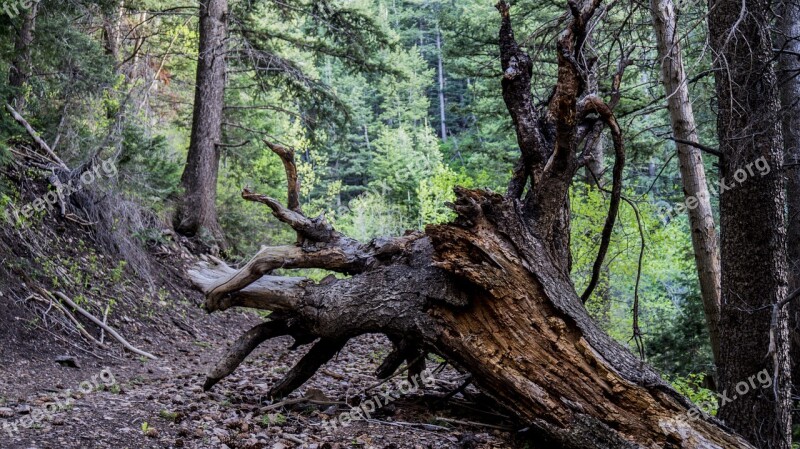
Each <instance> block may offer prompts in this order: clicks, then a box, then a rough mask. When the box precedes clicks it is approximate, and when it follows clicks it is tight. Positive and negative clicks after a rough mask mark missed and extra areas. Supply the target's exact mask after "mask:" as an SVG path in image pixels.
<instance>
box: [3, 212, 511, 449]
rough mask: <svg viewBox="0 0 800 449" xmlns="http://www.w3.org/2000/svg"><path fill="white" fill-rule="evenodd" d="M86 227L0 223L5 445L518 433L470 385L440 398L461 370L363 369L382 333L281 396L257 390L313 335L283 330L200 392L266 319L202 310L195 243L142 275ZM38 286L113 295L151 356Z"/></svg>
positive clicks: (352, 440)
mask: <svg viewBox="0 0 800 449" xmlns="http://www.w3.org/2000/svg"><path fill="white" fill-rule="evenodd" d="M94 241H95V240H94V238H93V236H92V232H91V230H90V229H83V228H82V227H80V226H77V225H73V224H71V223H59V222H58V221H57V220H56V219H54V218H52V217H45V218H44V219H43V221H42V222H41V223H38V224H36V225H34V226H30V227H28V228H26V229H24V230H20V229H19V228H16V229H14V228H10V227H8V226H6V227H2V226H0V259H2V265H0V323H2V325H0V341H1V342H2V345H0V449H16V448H20V449H31V448H37V449H46V448H53V449H64V448H87V449H88V448H114V449H124V448H131V449H138V448H180V447H183V448H230V449H237V448H241V449H260V448H267V449H289V448H308V449H323V448H324V449H334V448H340V449H345V448H360V449H370V448H375V449H390V448H397V449H399V448H411V449H417V448H426V449H427V448H487V449H488V448H517V447H519V448H523V447H526V446H525V445H524V443H519V442H516V441H515V435H516V432H514V431H513V430H511V428H512V424H511V423H510V422H508V421H507V420H506V419H505V418H503V417H502V416H499V415H498V414H496V413H494V412H492V411H489V410H486V408H485V407H475V406H474V405H473V404H472V403H471V402H470V401H469V398H470V397H471V395H472V394H475V393H477V391H476V390H474V389H473V388H472V387H471V386H470V387H468V388H467V389H466V390H465V391H464V392H463V393H458V394H456V395H454V396H453V397H452V398H449V399H448V400H446V401H441V400H440V399H441V398H442V397H443V396H445V395H446V394H447V393H448V392H452V391H453V390H455V389H457V388H458V387H459V386H460V385H461V384H462V381H463V380H464V375H463V374H462V373H459V372H457V371H455V370H453V369H452V368H450V367H445V369H442V370H441V371H438V372H435V373H434V374H433V377H434V378H435V381H434V382H433V383H432V384H430V385H428V386H424V387H423V385H421V383H419V384H420V387H421V388H419V389H416V388H409V384H408V383H406V384H403V383H402V381H403V380H404V378H405V376H404V375H400V376H397V377H395V378H393V379H390V380H389V381H388V382H386V383H384V384H382V385H379V386H376V385H377V384H379V382H378V381H377V380H376V378H375V376H374V374H373V373H374V372H375V369H376V368H377V367H378V365H379V364H380V363H381V361H382V360H383V357H384V356H385V355H386V354H387V350H388V349H389V348H390V346H389V343H388V341H386V340H385V339H384V338H383V337H381V336H376V335H365V336H361V337H359V338H356V339H353V340H351V342H350V343H349V344H348V345H347V346H346V348H345V349H344V350H343V351H341V352H340V353H339V355H338V356H337V357H336V358H335V359H334V360H333V361H331V362H330V363H328V364H327V365H326V366H324V367H323V369H322V370H320V372H318V373H317V374H316V375H315V376H314V377H313V378H312V379H311V380H310V381H309V382H308V383H307V384H306V385H304V386H303V387H302V388H301V389H299V390H298V391H296V392H295V393H293V394H292V395H291V396H290V397H289V399H290V401H288V402H286V401H283V402H282V403H279V404H274V403H273V402H270V400H269V398H268V397H267V396H266V395H267V392H268V390H269V389H270V387H271V386H272V385H273V384H274V383H275V382H277V381H278V380H279V379H280V378H281V377H282V374H283V373H285V372H286V371H287V370H288V369H289V368H291V367H292V366H293V364H294V362H296V361H297V360H298V359H299V358H300V357H301V356H302V355H303V354H304V352H305V350H306V349H307V348H308V346H304V347H301V348H299V349H296V350H291V349H290V346H291V343H292V340H291V339H290V338H288V337H286V338H278V339H274V340H271V341H268V342H266V343H264V344H263V345H261V347H259V348H258V349H257V350H256V351H255V352H254V353H253V354H252V355H251V356H250V357H249V358H248V360H246V361H245V363H243V364H242V366H240V367H239V369H238V370H237V371H236V372H235V373H234V374H233V375H231V376H230V377H228V378H226V379H224V380H223V381H221V382H220V383H219V384H217V385H216V386H215V387H214V388H213V389H212V390H211V391H209V392H204V391H203V389H202V384H203V382H204V380H205V373H206V372H207V370H208V369H209V368H210V367H211V366H213V364H214V363H215V362H216V361H218V360H219V359H220V357H221V355H222V354H223V353H224V351H225V350H226V348H227V347H228V345H230V344H231V343H232V342H233V341H234V340H235V339H236V338H238V337H239V335H241V334H242V333H243V331H244V330H246V329H248V328H250V327H251V326H253V325H255V324H257V323H259V322H260V321H263V318H261V317H260V316H259V315H257V314H256V313H254V312H250V311H228V312H225V313H219V314H213V315H208V314H206V313H205V312H203V311H202V310H201V309H200V307H199V304H200V303H201V302H202V298H201V296H200V294H199V293H198V292H195V291H193V290H191V289H190V288H189V285H188V283H187V282H186V280H185V276H184V275H183V271H184V270H185V267H186V266H188V264H190V263H192V256H190V255H188V253H187V252H186V251H185V248H183V247H182V246H181V245H178V244H177V243H174V242H172V243H170V244H166V245H165V244H161V245H156V246H155V247H152V248H151V250H150V255H149V256H148V257H152V258H153V260H154V266H155V267H156V269H155V270H154V273H156V274H154V278H152V279H150V282H145V281H142V280H141V277H137V276H135V275H133V274H131V273H130V271H131V270H130V269H126V270H124V272H125V273H126V274H124V275H122V276H120V274H119V271H117V272H116V274H115V273H114V270H115V267H119V266H120V265H119V260H120V259H121V258H120V257H119V256H118V255H113V254H112V253H111V252H110V251H109V250H107V249H103V248H101V247H100V246H99V245H98V244H96V243H93V242H94ZM76 279H77V281H76ZM148 284H149V285H148ZM45 291H64V292H66V293H67V294H68V295H70V296H72V297H73V298H75V299H76V300H77V298H81V300H82V301H84V302H83V303H81V304H82V305H83V307H85V308H87V309H89V310H90V311H92V313H94V314H95V316H98V315H99V316H102V311H103V309H104V307H105V306H104V304H105V302H104V301H106V302H107V301H109V299H108V298H111V297H113V298H116V300H115V301H114V302H113V304H114V309H113V311H112V313H110V314H109V316H108V324H109V325H110V326H111V327H113V328H115V329H116V330H117V331H119V332H120V333H121V334H122V335H123V336H124V337H125V338H127V339H128V340H129V341H130V342H131V343H132V344H133V345H134V346H136V347H138V348H140V349H142V350H145V351H148V352H150V353H153V354H155V355H156V356H158V359H157V360H148V359H146V358H143V357H139V356H136V355H134V354H132V353H129V352H126V351H124V350H123V349H122V347H121V345H120V344H119V343H118V342H117V341H115V340H113V339H111V338H109V337H108V336H107V335H105V336H104V338H105V345H104V346H103V347H97V345H95V344H93V343H90V342H89V341H88V340H87V339H85V337H83V336H81V335H80V334H79V333H78V331H77V329H76V328H75V326H74V325H73V324H71V322H70V320H68V319H67V318H69V317H67V316H66V314H65V313H63V312H61V311H60V310H58V309H57V308H55V307H53V305H52V303H51V304H50V305H48V304H47V302H46V301H42V296H41V295H39V296H38V300H35V299H34V297H37V296H36V294H37V292H42V294H45V293H44V292H45ZM109 304H111V303H109ZM74 316H76V318H77V319H78V321H80V322H81V326H82V327H84V329H85V330H86V331H87V332H88V333H89V334H91V335H93V336H94V338H98V339H100V338H101V331H100V329H99V328H98V327H97V326H94V325H93V324H92V323H91V322H89V321H87V320H85V319H83V317H81V316H80V315H79V314H77V313H75V314H74ZM65 356H68V357H70V358H71V359H70V360H62V361H61V362H59V361H58V360H59V359H60V358H61V357H65ZM73 360H74V362H75V365H76V366H71V365H72V361H73ZM428 366H429V368H430V369H431V371H432V370H433V369H435V368H436V367H437V366H439V363H437V361H436V360H429V361H428ZM426 383H427V382H426ZM387 394H391V395H392V397H396V399H394V400H392V401H387V399H386V398H387V396H385V395H387ZM375 396H377V397H379V398H381V399H378V401H377V402H378V403H380V404H381V405H383V404H384V402H389V403H388V405H386V406H385V407H379V409H378V410H376V411H375V412H374V413H371V416H370V418H369V419H361V418H358V419H356V420H354V421H353V422H350V423H348V425H347V426H343V425H341V424H339V425H338V426H337V427H336V428H335V429H333V428H332V426H331V425H330V423H331V421H332V419H333V418H334V417H336V416H339V415H340V414H341V413H344V412H348V411H350V410H351V407H353V406H357V405H359V404H360V403H361V402H362V401H365V400H370V399H372V398H374V397H375ZM376 408H377V407H376ZM326 424H328V425H326Z"/></svg>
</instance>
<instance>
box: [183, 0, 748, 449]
mask: <svg viewBox="0 0 800 449" xmlns="http://www.w3.org/2000/svg"><path fill="white" fill-rule="evenodd" d="M497 7H498V10H499V11H500V14H501V18H502V25H501V30H500V49H501V61H502V68H503V71H504V75H503V81H502V87H503V98H504V100H505V102H506V105H507V107H508V110H509V113H510V115H511V118H512V120H513V122H514V125H515V128H516V132H517V138H518V143H519V146H520V150H521V152H522V155H521V158H520V161H519V163H518V164H517V166H516V168H515V170H514V174H513V179H512V180H511V183H510V185H509V189H508V192H507V193H506V194H505V195H501V194H497V193H491V192H485V191H480V190H465V189H457V191H456V195H457V199H456V201H455V203H454V205H453V209H454V210H455V212H456V214H457V218H456V219H455V220H454V221H453V222H452V223H449V224H446V225H437V226H428V227H427V228H426V230H425V232H424V233H418V232H414V233H409V234H407V235H405V236H403V237H398V238H386V239H377V240H374V241H372V242H368V243H362V242H358V241H356V240H353V239H351V238H349V237H347V236H345V235H342V234H341V233H339V232H337V231H336V230H335V229H333V227H331V226H330V225H329V224H328V223H327V222H326V221H325V220H324V218H322V217H320V218H315V219H311V218H308V217H306V216H305V215H303V213H302V210H301V208H300V204H299V201H297V199H298V196H297V183H296V179H297V178H296V169H295V167H294V162H293V153H292V151H291V150H290V149H286V148H283V147H280V146H278V145H274V144H271V143H270V144H268V146H269V147H270V148H271V149H272V150H273V151H275V152H276V154H278V155H279V156H280V157H281V159H282V160H283V162H284V166H285V168H286V171H287V178H288V179H289V180H290V182H289V201H288V204H289V205H290V207H288V208H287V207H284V206H283V205H282V204H281V203H280V202H279V201H276V200H274V199H272V198H269V197H266V196H262V195H258V194H255V193H253V192H250V191H245V192H244V193H243V197H244V199H246V200H250V201H258V202H261V203H264V204H265V205H266V206H268V207H269V208H270V209H271V210H272V212H273V214H274V215H275V216H276V217H277V218H278V219H279V220H280V221H282V222H283V223H286V224H287V225H289V226H291V227H292V228H293V229H294V230H295V231H296V232H297V236H298V240H297V243H296V244H295V245H290V246H280V247H271V248H264V249H262V250H261V251H260V252H259V253H258V254H257V255H256V256H255V257H254V258H253V259H252V260H251V261H250V262H248V263H247V264H246V265H245V266H243V267H242V268H241V269H238V270H237V269H233V268H231V267H229V266H227V265H226V264H225V263H223V262H222V261H220V260H216V259H214V260H212V261H210V262H206V263H203V264H201V265H200V266H198V267H196V268H195V269H193V270H192V271H191V272H190V276H191V278H192V280H193V282H194V283H195V284H196V285H197V286H198V287H199V288H201V289H202V290H203V291H204V292H205V294H206V308H207V310H208V311H209V312H215V311H222V310H225V309H228V308H231V307H251V308H257V309H264V310H271V311H273V314H272V315H271V320H270V321H269V322H266V323H263V324H261V325H259V326H256V327H255V328H253V329H251V330H250V331H248V332H247V333H245V334H244V335H243V336H242V337H241V338H240V340H239V341H238V342H237V343H236V344H235V345H234V346H233V347H232V349H231V351H230V353H229V354H228V355H227V357H226V358H225V359H224V360H223V361H222V362H220V364H219V365H218V366H217V367H215V368H214V369H213V370H212V371H211V373H210V374H209V377H208V380H207V382H206V388H207V389H208V388H211V387H212V386H213V385H214V384H215V383H216V382H217V381H219V380H220V379H222V378H224V377H225V376H226V375H228V374H230V373H231V372H232V371H233V370H234V369H235V368H236V366H238V364H239V363H241V361H242V360H244V358H245V357H246V356H247V355H248V354H249V353H250V352H251V351H252V350H253V349H254V348H255V347H257V346H258V344H260V343H261V342H263V341H265V340H267V339H269V338H273V337H277V336H281V335H290V336H292V337H294V338H295V340H296V345H303V344H311V343H313V344H312V346H311V348H310V350H309V352H308V353H307V354H306V356H304V357H303V358H302V359H301V360H300V361H299V362H298V363H297V365H296V366H295V367H294V368H292V369H291V370H290V371H289V372H288V373H287V374H286V375H285V377H284V378H283V379H282V380H281V381H280V382H279V383H278V384H277V385H275V386H274V387H273V389H272V392H271V393H272V395H273V396H275V397H280V396H285V395H287V394H289V393H290V392H292V391H293V390H295V389H296V388H298V387H299V386H301V385H302V384H303V383H304V382H305V381H306V380H308V379H309V378H310V377H311V376H312V375H313V374H314V372H315V371H316V370H317V369H318V368H319V367H320V366H322V365H323V364H324V363H326V362H327V361H328V360H330V359H331V358H333V356H334V355H335V354H336V352H337V351H339V350H340V349H341V348H342V347H343V346H344V344H345V343H346V342H347V341H348V340H349V339H350V338H352V337H354V336H357V335H361V334H365V333H382V334H385V335H387V336H388V337H389V339H390V340H391V341H392V342H393V343H394V345H395V349H394V351H393V352H392V353H390V354H389V356H388V357H387V359H386V361H385V362H384V364H383V366H381V368H380V369H379V375H380V376H383V377H385V376H388V375H391V373H393V372H394V371H395V370H397V369H398V368H399V367H400V365H401V364H402V363H403V361H406V362H408V364H409V366H410V367H411V368H412V371H418V370H421V360H423V359H422V358H421V357H420V354H424V353H425V352H432V353H436V354H439V355H440V356H442V357H444V358H446V359H447V360H449V361H451V362H452V363H454V364H455V365H457V366H459V367H461V368H463V369H465V370H468V371H469V372H470V373H471V374H472V376H473V377H472V379H473V380H474V382H475V384H476V385H477V386H478V387H479V388H481V390H482V391H483V392H485V393H486V394H488V395H489V396H491V397H493V398H494V399H496V400H497V402H498V403H499V404H502V405H503V406H504V407H506V408H507V409H508V410H509V411H510V412H511V413H513V414H514V416H515V417H517V418H518V419H519V421H520V422H522V423H524V424H525V425H526V427H529V428H530V429H531V430H532V431H533V432H534V433H535V434H536V435H537V436H538V437H539V438H540V439H541V441H542V442H543V443H544V447H564V448H581V449H584V448H726V449H728V448H750V447H752V446H750V445H749V444H748V443H747V442H745V441H744V440H743V439H742V438H741V437H739V436H737V435H735V434H733V433H732V432H730V431H729V430H728V429H726V428H724V426H722V424H721V423H720V422H718V421H717V420H715V419H714V418H712V417H709V416H705V415H702V414H700V413H697V411H696V410H693V409H692V405H691V403H690V402H689V401H688V400H687V399H686V398H684V397H683V396H681V395H680V394H678V393H677V392H675V391H674V390H673V389H672V388H671V387H670V386H669V385H668V384H667V383H665V382H664V381H663V380H661V379H660V378H659V376H658V375H657V374H656V373H655V372H654V371H653V370H652V369H651V368H650V367H648V366H647V365H646V364H644V363H643V362H641V361H640V360H639V359H638V358H637V357H635V356H634V355H633V354H631V353H630V352H629V351H628V350H627V349H625V348H624V347H622V346H621V345H620V344H618V343H616V342H615V341H614V340H612V339H611V338H610V337H609V336H607V335H606V334H605V333H604V332H603V331H602V330H601V329H600V328H599V327H598V326H597V325H596V324H595V323H594V322H593V321H592V320H591V318H590V317H589V315H588V314H587V312H586V309H585V308H584V306H583V301H582V300H581V297H580V296H579V295H578V294H577V292H576V291H575V288H574V286H573V284H572V282H571V280H570V277H569V272H570V253H569V232H570V219H569V217H570V214H569V203H568V200H567V198H568V197H567V193H568V188H569V184H570V182H571V180H572V178H573V176H574V175H575V174H576V171H577V170H578V168H580V167H581V166H582V165H583V163H584V161H583V159H584V155H583V154H581V152H579V151H578V148H579V145H580V144H581V142H582V141H583V140H584V139H585V138H586V136H587V135H588V134H589V133H590V131H592V130H593V129H595V125H596V124H597V123H602V124H603V125H604V126H606V127H608V128H609V130H610V132H611V135H612V138H613V142H614V149H615V155H616V158H615V167H614V176H613V178H614V179H613V187H612V201H611V207H610V209H611V210H610V213H609V218H608V220H607V222H606V226H605V229H604V232H603V236H602V237H603V238H602V243H601V251H600V256H599V257H598V262H599V263H598V264H596V266H599V265H600V264H601V263H602V257H603V256H604V253H605V250H606V249H607V247H608V239H609V238H610V233H611V229H612V227H613V225H614V221H615V218H616V212H617V208H618V207H619V203H620V193H621V180H622V168H623V165H624V159H625V157H624V156H625V155H624V149H623V141H622V133H621V130H620V128H619V126H618V124H617V122H616V120H615V118H614V115H613V112H612V107H611V105H613V103H614V101H613V98H612V102H610V104H607V103H605V102H604V101H603V100H602V99H601V98H600V97H599V96H597V95H596V93H594V92H587V87H586V86H587V83H586V74H587V73H589V72H590V69H591V67H590V65H591V64H593V62H592V61H593V59H592V58H587V57H584V55H583V54H582V53H581V52H582V51H583V45H582V44H583V42H584V41H585V39H586V37H587V36H586V34H587V29H591V26H590V25H591V21H592V20H593V19H594V16H595V12H596V10H597V9H598V7H599V0H592V1H591V2H587V3H584V4H580V5H579V4H577V3H574V2H570V10H571V15H572V20H571V22H570V24H569V25H568V27H567V29H566V30H565V31H564V33H563V34H562V35H561V37H560V38H559V41H558V46H557V47H558V61H559V70H558V82H557V84H556V87H555V89H554V93H553V95H552V98H551V99H550V101H549V104H548V105H547V107H546V111H545V110H539V109H538V108H537V107H535V106H534V103H533V100H532V96H531V73H532V70H531V69H532V61H531V59H530V57H528V55H527V54H525V52H524V51H522V49H521V48H520V47H519V45H518V44H517V42H516V40H515V38H514V33H513V30H512V27H511V18H510V15H509V6H508V5H507V4H506V3H505V2H504V1H501V2H500V3H498V5H497ZM595 20H596V19H595ZM624 66H625V64H620V72H621V70H623V69H624ZM617 79H621V73H618V74H617V77H615V84H614V85H615V86H616V87H615V88H616V89H617V90H618V87H619V81H618V80H617ZM277 268H282V269H293V268H323V269H327V270H331V271H335V272H340V273H346V274H348V275H350V277H348V278H346V279H335V278H332V277H329V278H326V279H325V280H323V281H322V282H319V283H316V282H313V281H311V280H309V279H306V278H301V277H286V276H275V275H274V274H273V270H275V269H277ZM588 293H591V292H590V291H589V292H585V294H584V296H585V297H587V296H588ZM695 418H696V419H695Z"/></svg>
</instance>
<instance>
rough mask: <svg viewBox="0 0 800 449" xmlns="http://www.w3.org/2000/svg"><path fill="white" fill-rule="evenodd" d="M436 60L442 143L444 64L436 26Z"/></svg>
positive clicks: (444, 135)
mask: <svg viewBox="0 0 800 449" xmlns="http://www.w3.org/2000/svg"><path fill="white" fill-rule="evenodd" d="M436 58H437V60H438V66H439V120H440V121H441V125H442V141H444V142H447V114H446V113H445V104H444V64H443V62H442V30H440V29H439V25H436Z"/></svg>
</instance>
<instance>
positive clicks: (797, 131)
mask: <svg viewBox="0 0 800 449" xmlns="http://www.w3.org/2000/svg"><path fill="white" fill-rule="evenodd" d="M779 17H780V19H779V22H778V32H777V35H776V42H775V44H776V48H778V49H779V50H780V51H781V54H780V59H779V60H778V61H779V66H780V69H781V70H780V72H779V73H780V75H779V76H778V85H779V86H780V90H781V125H782V126H781V129H782V131H783V147H784V157H785V159H786V171H785V177H786V203H787V217H786V258H787V262H788V267H789V291H794V290H796V289H798V288H800V78H798V76H797V74H798V72H800V60H798V58H797V55H798V54H800V42H798V37H799V36H800V5H798V4H797V3H796V2H792V1H784V2H782V3H781V9H780V10H779ZM789 327H790V335H791V349H790V353H791V360H792V384H794V385H795V391H798V389H800V301H793V302H792V303H791V304H790V305H789Z"/></svg>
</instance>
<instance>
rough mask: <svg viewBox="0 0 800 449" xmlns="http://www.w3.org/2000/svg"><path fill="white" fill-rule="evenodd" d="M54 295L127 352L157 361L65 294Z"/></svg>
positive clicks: (57, 293)
mask: <svg viewBox="0 0 800 449" xmlns="http://www.w3.org/2000/svg"><path fill="white" fill-rule="evenodd" d="M54 295H55V296H56V297H58V298H59V299H60V300H62V301H64V302H65V303H67V305H69V306H70V307H72V308H73V309H75V310H77V311H78V312H80V314H81V315H83V316H85V317H86V318H88V319H89V320H90V321H91V322H93V323H94V324H96V325H98V326H100V328H101V329H104V330H105V331H106V332H108V334H109V335H111V336H112V337H114V339H116V340H117V341H118V342H120V343H122V346H124V347H125V349H127V350H128V351H131V352H133V353H134V354H138V355H140V356H142V357H147V358H148V359H152V360H158V357H156V356H154V355H153V354H150V353H149V352H145V351H142V350H141V349H137V348H135V347H133V345H131V344H130V343H128V340H125V339H124V338H122V336H121V335H120V334H118V333H117V331H115V330H114V329H112V328H110V327H109V326H106V325H105V324H103V322H102V321H100V320H99V319H97V318H96V317H95V316H94V315H92V314H91V313H89V312H87V311H86V310H84V309H83V308H82V307H80V306H79V305H77V304H75V302H73V301H72V300H71V299H69V298H68V297H67V295H65V294H63V293H61V292H55V293H54Z"/></svg>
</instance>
